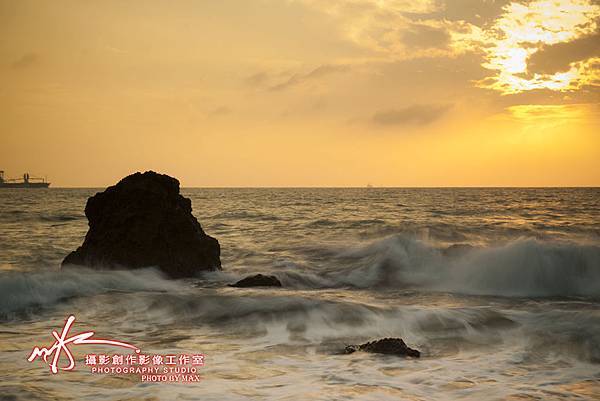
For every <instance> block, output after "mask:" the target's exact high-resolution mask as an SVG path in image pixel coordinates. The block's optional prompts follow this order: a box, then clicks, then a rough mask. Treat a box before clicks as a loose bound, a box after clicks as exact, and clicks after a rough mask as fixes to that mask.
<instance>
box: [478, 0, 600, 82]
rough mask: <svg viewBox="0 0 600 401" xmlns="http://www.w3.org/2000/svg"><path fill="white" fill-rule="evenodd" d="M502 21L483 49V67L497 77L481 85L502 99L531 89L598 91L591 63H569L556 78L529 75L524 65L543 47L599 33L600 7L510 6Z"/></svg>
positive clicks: (545, 1)
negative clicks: (588, 88) (589, 87)
mask: <svg viewBox="0 0 600 401" xmlns="http://www.w3.org/2000/svg"><path fill="white" fill-rule="evenodd" d="M504 11H505V13H504V15H503V16H502V17H500V18H499V19H498V20H496V22H495V24H494V26H493V27H492V29H490V30H489V31H488V32H487V36H488V41H489V43H491V44H492V46H490V47H489V48H487V49H486V55H487V61H486V62H485V63H484V64H483V66H484V67H485V68H487V69H490V70H494V71H496V75H494V76H492V77H490V78H487V79H485V80H483V81H481V82H480V83H479V86H481V87H484V88H489V89H494V90H497V91H500V92H502V93H503V94H514V93H520V92H524V91H529V90H533V89H550V90H553V91H570V90H576V89H579V88H581V87H582V86H584V85H597V83H598V72H597V69H595V68H590V67H592V66H593V65H595V64H597V61H595V59H588V60H585V61H582V62H576V63H571V64H569V65H568V66H567V67H568V68H567V70H566V71H561V72H557V73H554V74H539V73H532V72H531V71H529V70H528V65H527V61H528V59H529V57H531V55H533V54H534V53H537V52H538V51H540V49H541V48H542V46H544V45H555V44H558V43H565V42H570V41H572V40H574V39H577V38H580V37H583V36H586V35H589V34H592V33H594V32H595V31H596V30H597V29H598V25H597V23H596V21H595V20H596V19H597V18H599V17H600V6H597V5H594V4H591V2H590V1H588V0H541V1H536V2H532V3H529V4H528V5H523V4H518V3H511V4H509V5H508V6H506V7H505V8H504Z"/></svg>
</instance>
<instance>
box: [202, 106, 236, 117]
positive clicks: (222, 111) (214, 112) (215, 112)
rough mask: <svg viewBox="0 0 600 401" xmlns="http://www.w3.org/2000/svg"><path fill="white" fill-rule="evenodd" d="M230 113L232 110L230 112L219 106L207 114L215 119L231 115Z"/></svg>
mask: <svg viewBox="0 0 600 401" xmlns="http://www.w3.org/2000/svg"><path fill="white" fill-rule="evenodd" d="M232 111H233V110H231V109H230V108H229V107H227V106H220V107H217V108H216V109H213V110H211V111H210V112H209V113H208V114H209V115H210V116H213V117H217V116H224V115H227V114H231V113H232Z"/></svg>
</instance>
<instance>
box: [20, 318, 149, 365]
mask: <svg viewBox="0 0 600 401" xmlns="http://www.w3.org/2000/svg"><path fill="white" fill-rule="evenodd" d="M73 322H75V316H73V315H70V316H69V317H68V318H67V320H66V321H65V325H64V327H63V329H62V332H61V333H60V335H59V334H58V333H57V332H56V330H53V331H52V335H53V336H54V338H55V339H56V341H54V344H52V346H51V347H50V348H45V347H43V348H39V347H34V348H33V350H32V351H31V354H30V355H29V358H27V360H28V361H29V362H33V361H34V360H35V359H37V358H39V357H41V358H42V359H43V360H44V362H46V363H48V365H49V366H50V370H51V371H52V373H53V374H56V373H58V369H59V368H60V370H73V368H74V367H75V359H74V358H73V354H72V353H71V350H70V349H69V347H68V346H69V344H73V345H81V344H96V345H97V344H102V345H113V346H116V347H123V348H130V349H132V350H135V352H137V353H139V352H140V349H139V348H138V347H136V346H134V345H131V344H128V343H125V342H121V341H114V340H106V339H102V338H92V337H93V336H94V334H95V332H93V331H85V332H82V333H79V334H76V335H74V336H71V337H67V335H68V334H69V330H70V329H71V326H72V325H73ZM63 352H64V354H65V356H66V357H67V359H68V360H69V365H68V366H63V367H59V366H58V362H59V360H60V356H61V354H62V353H63ZM48 357H52V360H51V361H50V362H48Z"/></svg>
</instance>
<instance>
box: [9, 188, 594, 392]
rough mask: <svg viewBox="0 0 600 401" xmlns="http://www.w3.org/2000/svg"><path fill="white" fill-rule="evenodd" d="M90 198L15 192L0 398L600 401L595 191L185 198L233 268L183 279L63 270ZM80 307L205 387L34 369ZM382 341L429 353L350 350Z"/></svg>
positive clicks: (279, 192) (208, 193) (265, 192)
mask: <svg viewBox="0 0 600 401" xmlns="http://www.w3.org/2000/svg"><path fill="white" fill-rule="evenodd" d="M95 192H96V190H93V189H89V190H83V189H50V190H40V191H27V190H3V191H0V205H1V207H0V319H1V321H2V323H1V324H2V326H1V328H0V375H1V377H2V381H1V382H0V390H1V394H2V395H1V396H0V397H2V399H19V400H20V399H23V400H36V399H43V400H46V399H60V400H63V399H64V400H69V399H73V400H96V399H97V400H121V399H129V400H150V399H184V400H188V399H202V400H244V399H260V400H262V399H273V400H304V399H321V400H342V399H360V400H369V399H373V400H381V399H393V400H397V399H404V400H455V399H463V400H563V399H575V400H592V399H600V308H599V306H600V190H599V189H376V188H373V189H187V190H183V192H184V195H186V196H188V197H190V198H191V199H192V204H193V207H194V214H195V215H196V216H197V217H198V219H199V220H200V222H201V224H202V226H203V228H204V229H205V231H206V232H207V233H209V234H210V235H212V236H215V237H216V238H217V239H219V241H220V243H221V249H222V262H223V271H222V272H213V273H207V274H204V275H202V276H199V277H197V278H194V279H186V280H167V279H165V278H164V277H162V276H161V275H160V274H159V273H157V272H156V271H155V270H153V269H145V270H142V271H135V272H127V271H120V272H101V271H91V270H87V269H79V270H78V269H75V270H68V271H60V270H59V265H60V261H61V260H62V258H63V257H64V256H65V255H66V254H67V253H68V252H70V251H71V250H73V249H75V248H76V247H77V246H78V245H80V244H81V242H82V240H83V237H84V235H85V233H86V230H87V220H86V219H85V216H84V215H83V208H84V205H85V201H86V199H87V197H88V196H90V195H92V194H94V193H95ZM252 273H269V274H275V275H277V276H278V277H279V278H280V279H281V281H282V283H283V288H280V289H279V288H278V289H266V288H263V289H259V288H255V289H238V288H231V287H227V284H228V283H231V282H233V281H235V280H237V279H239V278H241V277H244V276H246V275H249V274H252ZM69 314H74V315H75V316H76V317H77V323H76V325H77V328H78V330H84V329H85V330H89V329H93V330H95V331H96V332H97V334H98V336H101V337H110V338H116V339H120V340H123V341H127V342H130V343H133V344H135V345H137V346H138V347H140V348H141V349H142V350H143V351H144V352H147V353H160V354H169V353H174V354H178V353H184V352H188V353H193V352H202V353H204V354H205V355H206V366H204V367H203V368H201V376H202V380H201V382H199V383H193V384H165V383H157V384H152V383H141V382H140V380H139V379H138V378H137V377H135V376H110V375H93V374H91V373H90V372H89V370H88V369H86V368H85V366H81V365H82V363H81V359H82V358H83V354H84V353H86V352H90V349H85V350H84V349H81V350H79V349H78V350H77V351H76V357H77V358H78V361H79V365H78V367H77V369H76V370H75V371H72V372H62V373H60V374H58V375H54V376H53V375H51V374H50V373H49V371H48V369H47V366H45V365H44V364H43V363H41V362H40V361H36V362H34V363H29V362H27V361H26V358H27V356H28V355H29V352H30V351H31V349H32V347H33V346H34V345H41V344H47V345H48V344H50V343H51V342H52V338H51V334H50V332H51V331H52V330H59V329H60V328H61V327H62V324H63V321H64V319H65V318H66V316H68V315H69ZM381 337H402V338H403V339H404V340H405V341H406V343H407V344H409V345H410V346H411V347H413V348H417V349H419V350H421V352H422V358H420V359H402V358H397V357H390V356H380V355H372V354H365V353H355V354H352V355H342V354H340V350H342V349H343V348H344V346H345V345H346V344H356V343H360V342H364V341H368V340H372V339H376V338H381ZM91 350H92V351H93V350H95V349H94V347H92V348H91ZM100 351H101V350H100Z"/></svg>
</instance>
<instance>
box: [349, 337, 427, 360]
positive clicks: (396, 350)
mask: <svg viewBox="0 0 600 401" xmlns="http://www.w3.org/2000/svg"><path fill="white" fill-rule="evenodd" d="M356 351H364V352H371V353H374V354H386V355H397V356H410V357H413V358H419V357H420V356H421V353H420V352H419V351H417V350H416V349H412V348H409V347H408V346H407V345H406V344H405V343H404V341H403V340H402V339H401V338H384V339H381V340H376V341H371V342H368V343H364V344H360V345H348V346H347V347H346V349H345V352H346V353H347V354H351V353H353V352H356Z"/></svg>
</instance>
